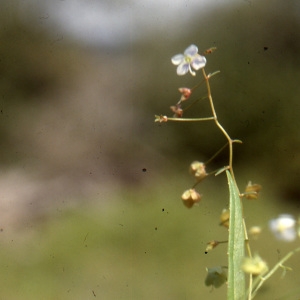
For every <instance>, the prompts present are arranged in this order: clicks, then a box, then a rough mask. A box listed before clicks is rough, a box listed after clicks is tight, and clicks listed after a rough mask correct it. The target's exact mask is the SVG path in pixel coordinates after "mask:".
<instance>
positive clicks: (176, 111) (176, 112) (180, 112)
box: [170, 104, 183, 118]
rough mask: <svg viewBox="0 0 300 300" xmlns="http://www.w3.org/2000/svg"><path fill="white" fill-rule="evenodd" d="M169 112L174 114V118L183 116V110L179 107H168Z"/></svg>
mask: <svg viewBox="0 0 300 300" xmlns="http://www.w3.org/2000/svg"><path fill="white" fill-rule="evenodd" d="M170 109H171V111H172V112H173V113H174V117H177V118H181V117H182V115H183V110H182V108H181V107H180V105H178V104H177V105H174V106H170Z"/></svg>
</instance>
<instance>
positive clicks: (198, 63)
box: [191, 55, 206, 70]
mask: <svg viewBox="0 0 300 300" xmlns="http://www.w3.org/2000/svg"><path fill="white" fill-rule="evenodd" d="M191 65H192V67H193V68H194V69H195V70H199V69H202V68H204V67H205V65H206V58H205V57H204V56H201V55H197V56H195V57H194V58H193V61H192V62H191Z"/></svg>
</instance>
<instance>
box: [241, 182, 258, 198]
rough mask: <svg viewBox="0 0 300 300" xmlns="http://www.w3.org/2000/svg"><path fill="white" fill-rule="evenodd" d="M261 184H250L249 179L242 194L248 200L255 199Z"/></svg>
mask: <svg viewBox="0 0 300 300" xmlns="http://www.w3.org/2000/svg"><path fill="white" fill-rule="evenodd" d="M261 189H262V186H261V185H259V184H252V182H251V181H249V182H248V184H247V186H246V189H245V192H244V196H245V197H246V199H248V200H256V199H257V198H258V194H259V192H260V191H261Z"/></svg>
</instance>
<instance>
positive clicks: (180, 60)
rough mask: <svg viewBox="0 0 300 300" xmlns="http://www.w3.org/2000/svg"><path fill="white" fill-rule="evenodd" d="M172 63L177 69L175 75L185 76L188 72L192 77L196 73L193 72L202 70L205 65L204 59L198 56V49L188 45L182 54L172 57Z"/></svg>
mask: <svg viewBox="0 0 300 300" xmlns="http://www.w3.org/2000/svg"><path fill="white" fill-rule="evenodd" d="M172 63H173V64H174V65H175V66H178V67H177V75H185V74H186V73H187V72H190V73H191V74H192V75H193V76H195V75H196V72H194V71H193V70H192V68H191V67H193V69H195V70H199V69H201V68H204V67H205V65H206V58H205V57H204V56H201V55H200V54H198V47H197V46H195V45H190V46H189V47H188V48H186V49H185V51H184V54H177V55H175V56H173V57H172Z"/></svg>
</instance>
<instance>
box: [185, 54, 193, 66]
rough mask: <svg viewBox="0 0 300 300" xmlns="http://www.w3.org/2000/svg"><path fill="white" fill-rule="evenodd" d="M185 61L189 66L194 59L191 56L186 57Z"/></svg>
mask: <svg viewBox="0 0 300 300" xmlns="http://www.w3.org/2000/svg"><path fill="white" fill-rule="evenodd" d="M184 60H185V61H186V62H187V63H188V64H190V63H191V62H192V57H191V56H189V55H186V56H185V57H184Z"/></svg>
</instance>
